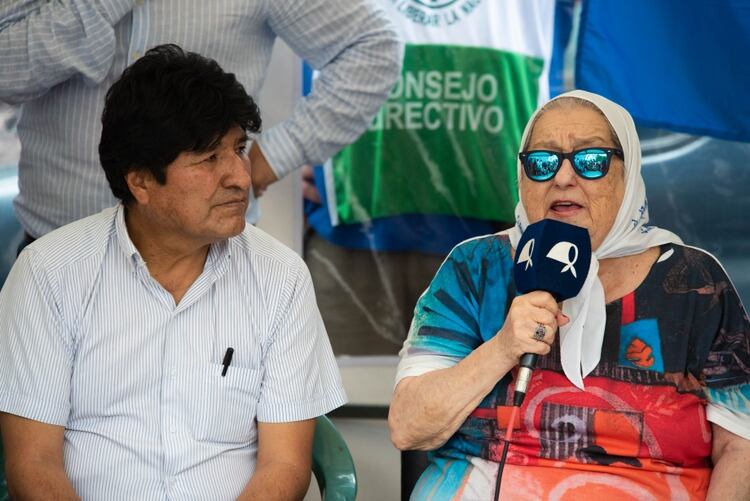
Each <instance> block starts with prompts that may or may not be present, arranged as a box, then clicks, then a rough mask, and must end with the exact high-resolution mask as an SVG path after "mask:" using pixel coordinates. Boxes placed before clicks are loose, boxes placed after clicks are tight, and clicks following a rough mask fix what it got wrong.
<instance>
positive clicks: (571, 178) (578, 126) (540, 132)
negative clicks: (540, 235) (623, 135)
mask: <svg viewBox="0 0 750 501" xmlns="http://www.w3.org/2000/svg"><path fill="white" fill-rule="evenodd" d="M597 146H598V147H607V148H615V147H616V145H615V142H614V140H613V138H612V134H611V132H610V128H609V124H608V123H607V120H606V119H605V118H604V117H603V116H602V115H601V113H599V112H598V111H596V110H593V109H590V108H586V107H583V106H580V105H570V106H565V105H563V106H561V107H557V108H552V109H550V110H547V111H546V112H544V113H543V114H542V116H541V117H539V119H538V120H537V121H536V123H535V124H534V129H533V130H532V133H531V139H530V141H529V145H528V147H527V148H526V149H527V150H555V151H562V152H569V151H573V150H580V149H582V148H588V147H597ZM623 169H624V165H623V162H622V160H621V159H620V158H619V157H617V156H614V155H613V156H612V160H611V163H610V168H609V172H608V173H607V175H606V176H604V177H603V178H600V179H594V180H589V179H584V178H582V177H580V176H579V175H578V174H576V173H575V171H574V170H573V166H572V165H571V164H570V161H569V160H567V159H566V160H564V161H563V163H562V166H561V167H560V170H559V171H558V172H557V174H556V175H555V177H554V178H552V179H550V180H549V181H544V182H541V183H540V182H536V181H532V180H530V179H529V178H527V177H526V175H525V174H522V176H521V179H520V181H519V182H520V188H521V199H522V200H523V205H524V207H525V208H526V214H527V215H528V217H529V223H535V222H537V221H540V220H542V219H555V220H557V221H562V222H565V223H570V224H574V225H576V226H581V227H584V228H586V229H588V230H589V234H590V235H591V248H592V249H597V248H598V247H599V245H601V243H602V242H603V241H604V238H605V237H606V236H607V233H609V230H610V228H611V227H612V224H613V223H614V221H615V217H617V212H618V210H619V208H620V204H621V203H622V198H623V194H624V192H625V176H624V170H623Z"/></svg>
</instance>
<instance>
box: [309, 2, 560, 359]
mask: <svg viewBox="0 0 750 501" xmlns="http://www.w3.org/2000/svg"><path fill="white" fill-rule="evenodd" d="M380 3H381V5H383V7H384V8H385V10H386V12H387V13H388V15H389V17H390V19H391V20H392V21H393V22H394V23H395V24H396V26H397V27H398V29H399V32H400V34H401V36H402V38H403V39H404V40H405V42H406V49H405V57H404V67H403V72H402V74H401V77H400V79H399V81H398V82H397V83H396V85H395V86H394V87H393V89H392V90H391V93H390V96H389V98H388V101H387V102H386V104H385V105H384V106H383V107H382V108H381V109H380V111H379V113H378V114H377V116H376V117H375V119H374V120H373V122H372V124H371V125H370V127H369V129H368V130H367V132H365V133H364V134H363V135H362V136H361V137H360V138H359V139H358V140H357V141H356V142H355V143H354V144H352V145H351V146H349V147H347V148H345V149H344V150H342V151H341V152H340V153H338V154H337V155H335V156H334V157H333V158H332V160H331V162H329V163H327V164H326V165H325V166H324V167H323V168H316V169H315V170H314V171H313V172H312V173H309V174H310V175H309V176H308V180H307V181H308V184H307V186H306V194H307V198H308V201H307V202H306V215H307V220H308V223H309V226H310V230H309V231H308V233H307V235H306V241H305V259H306V261H307V264H308V266H309V268H310V273H311V274H312V277H313V282H314V283H315V287H316V290H317V291H318V302H319V305H320V308H321V313H322V314H323V318H324V320H325V322H326V326H327V327H328V332H329V335H330V336H331V342H332V344H333V348H334V352H335V353H336V354H337V355H342V354H348V355H395V354H396V352H397V351H398V350H399V348H400V347H401V344H402V343H403V341H404V338H405V336H406V333H407V331H408V327H409V322H410V320H411V318H412V311H413V309H414V305H415V303H416V301H417V298H418V297H419V295H420V294H421V293H422V292H423V291H424V290H425V288H426V287H427V285H428V284H429V282H430V280H431V278H432V277H433V276H434V274H435V272H436V270H437V269H438V267H439V266H440V263H441V262H442V261H443V258H444V257H445V256H446V255H447V254H448V252H449V251H450V249H451V248H452V247H453V246H455V245H456V244H458V243H459V242H461V241H463V240H465V239H467V238H471V237H473V236H476V235H482V234H486V233H493V232H496V231H499V230H501V229H504V228H507V227H509V226H511V225H512V224H513V220H514V219H513V209H514V207H515V205H516V203H517V201H518V199H517V195H516V183H517V179H516V170H515V152H516V151H517V149H518V145H519V142H520V139H521V132H522V131H523V126H524V124H525V123H526V120H528V118H529V117H530V116H531V114H532V112H533V111H534V110H535V109H536V107H537V105H538V104H539V103H542V102H545V101H546V100H547V99H549V97H550V95H553V94H554V93H557V92H560V90H561V87H562V82H561V80H562V78H561V73H562V71H561V69H562V52H563V51H564V47H565V44H566V41H567V38H568V34H569V28H570V26H569V24H570V18H571V16H572V13H571V10H572V0H559V1H555V0H543V1H535V2H527V1H526V0H511V1H506V2H492V1H490V0H479V1H477V0H471V1H469V0H458V1H445V0H443V1H436V2H421V1H417V0H407V1H402V2H398V3H396V2H391V1H382V0H381V2H380ZM313 183H314V185H313Z"/></svg>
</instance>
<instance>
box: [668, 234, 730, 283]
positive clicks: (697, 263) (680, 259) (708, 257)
mask: <svg viewBox="0 0 750 501" xmlns="http://www.w3.org/2000/svg"><path fill="white" fill-rule="evenodd" d="M656 263H657V264H664V265H666V266H667V267H669V268H671V270H672V272H673V273H681V274H682V275H684V276H687V275H692V274H696V273H697V274H698V275H700V276H702V277H704V278H705V277H707V276H711V277H715V278H717V277H727V272H726V270H725V269H724V266H723V265H722V264H721V262H720V261H719V259H718V258H717V257H716V256H714V255H713V254H711V253H710V252H708V251H707V250H705V249H702V248H700V247H694V246H691V245H684V244H675V243H670V244H665V245H662V246H661V248H660V253H659V257H658V258H657V260H656Z"/></svg>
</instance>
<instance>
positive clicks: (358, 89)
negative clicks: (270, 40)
mask: <svg viewBox="0 0 750 501" xmlns="http://www.w3.org/2000/svg"><path fill="white" fill-rule="evenodd" d="M266 5H267V9H268V16H269V17H268V25H269V26H270V28H271V29H272V30H273V32H274V33H276V34H277V35H278V36H279V37H281V38H282V39H283V40H284V41H285V42H286V43H287V44H288V45H289V47H291V49H292V50H293V51H294V52H295V53H296V54H297V55H298V56H300V57H301V58H302V59H304V60H305V61H307V62H308V63H309V64H310V65H311V66H312V67H313V68H315V69H316V70H318V71H319V74H318V77H317V78H316V80H315V83H314V85H313V89H312V92H311V93H310V94H309V95H307V96H306V97H305V98H304V99H302V100H300V102H299V103H298V104H297V106H296V108H295V109H294V112H293V113H292V115H291V116H290V117H289V118H288V119H287V120H285V121H284V122H282V123H280V124H278V125H277V126H275V127H272V128H271V129H269V130H267V131H264V132H263V133H262V134H261V135H260V136H259V138H258V141H257V145H258V147H259V148H258V151H257V152H254V151H253V150H251V152H250V160H251V162H252V165H253V168H252V177H253V186H254V188H255V192H256V193H262V192H263V191H264V190H265V189H266V188H267V187H268V185H269V184H270V183H272V182H273V181H275V180H276V178H279V179H281V178H282V177H284V176H285V175H286V174H288V173H290V172H291V171H293V170H295V169H298V168H300V167H302V166H303V165H305V164H312V165H317V164H320V163H322V162H324V161H325V160H327V159H328V158H330V157H331V156H332V155H334V154H335V153H336V152H338V151H339V150H340V149H341V148H343V147H344V146H346V145H348V144H350V143H352V142H353V141H354V140H355V139H357V138H358V137H359V135H360V134H362V132H364V130H365V129H366V128H367V126H368V125H369V124H370V121H371V120H372V117H373V116H374V115H375V113H376V112H377V110H378V109H379V108H380V105H381V104H383V102H384V101H385V99H386V97H387V96H388V92H389V91H390V89H391V87H392V86H393V84H394V83H395V82H396V79H397V78H398V76H399V74H400V71H401V60H402V57H403V44H402V43H401V41H400V39H399V36H398V34H397V32H396V29H395V27H394V25H393V24H392V23H391V22H390V21H389V20H388V17H387V15H386V14H385V12H383V10H382V8H380V7H379V6H378V5H377V4H376V2H374V1H372V0H306V1H304V2H300V1H298V0H287V1H282V0H274V1H273V2H267V3H266ZM259 153H262V155H261V154H259Z"/></svg>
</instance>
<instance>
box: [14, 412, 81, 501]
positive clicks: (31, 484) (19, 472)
mask: <svg viewBox="0 0 750 501" xmlns="http://www.w3.org/2000/svg"><path fill="white" fill-rule="evenodd" d="M0 430H2V437H3V450H4V452H5V474H6V477H7V480H8V490H9V491H10V496H11V498H12V499H15V500H18V501H24V500H54V501H68V500H79V499H80V498H79V497H78V495H77V494H76V492H75V490H74V489H73V486H72V485H71V483H70V480H69V479H68V477H67V475H66V474H65V467H64V464H63V435H64V433H65V428H64V427H62V426H55V425H51V424H46V423H41V422H39V421H33V420H31V419H26V418H22V417H19V416H14V415H12V414H6V413H0Z"/></svg>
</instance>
